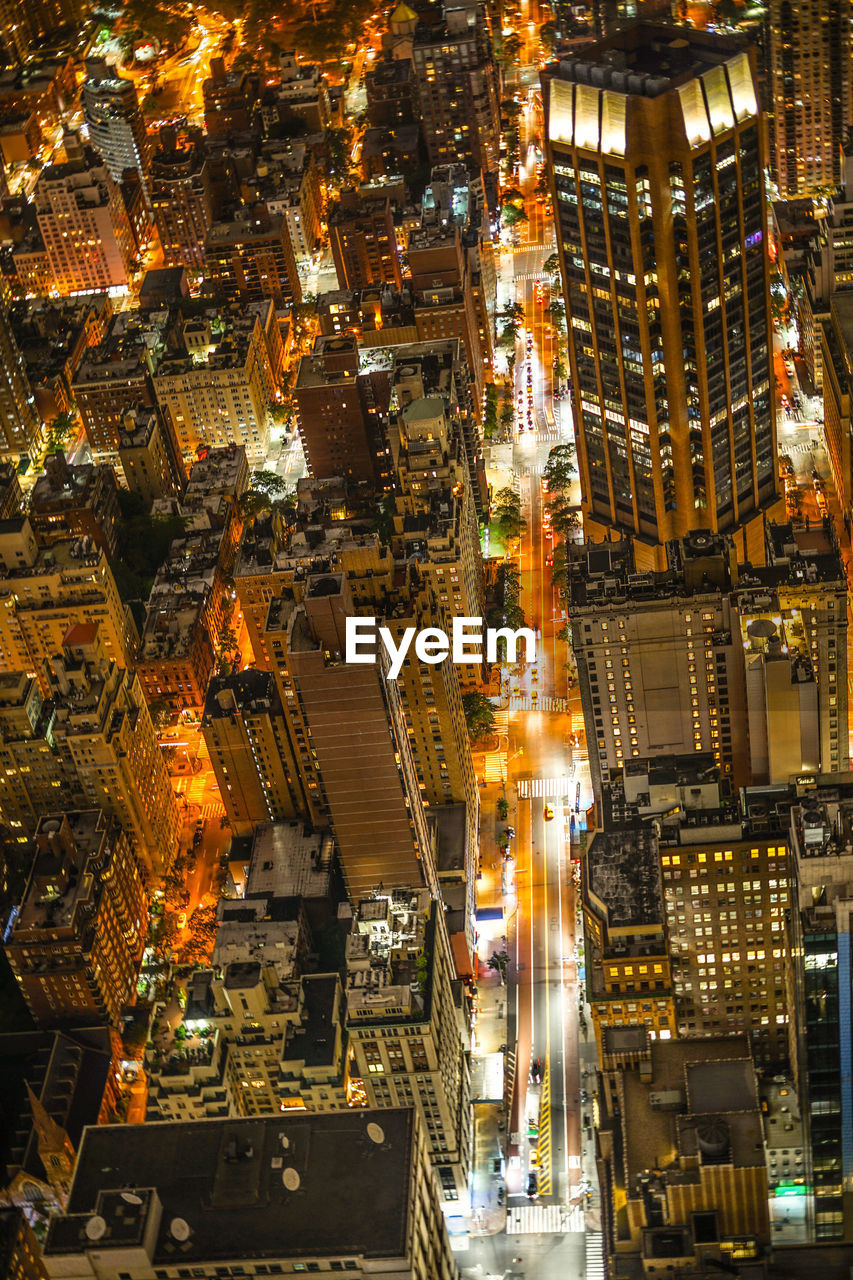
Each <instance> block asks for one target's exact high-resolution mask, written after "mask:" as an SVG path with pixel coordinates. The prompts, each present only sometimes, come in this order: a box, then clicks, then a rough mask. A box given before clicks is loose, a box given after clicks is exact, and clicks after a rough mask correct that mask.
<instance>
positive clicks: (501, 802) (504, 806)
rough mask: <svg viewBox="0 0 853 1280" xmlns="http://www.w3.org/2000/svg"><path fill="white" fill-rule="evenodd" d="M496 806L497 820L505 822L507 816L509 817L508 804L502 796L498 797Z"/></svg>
mask: <svg viewBox="0 0 853 1280" xmlns="http://www.w3.org/2000/svg"><path fill="white" fill-rule="evenodd" d="M496 808H497V814H498V821H499V822H506V820H507V818H508V817H509V804H508V802H507V800H506V799H505V797H504V796H499V797H498V803H497V806H496Z"/></svg>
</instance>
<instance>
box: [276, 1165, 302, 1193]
mask: <svg viewBox="0 0 853 1280" xmlns="http://www.w3.org/2000/svg"><path fill="white" fill-rule="evenodd" d="M281 1180H282V1182H283V1183H284V1185H285V1187H286V1188H287V1190H288V1191H298V1190H299V1184H300V1182H301V1181H302V1179H301V1178H300V1177H299V1174H298V1173H297V1171H296V1170H295V1169H294V1168H293V1166H292V1165H291V1166H290V1167H289V1168H287V1169H285V1171H284V1173H283V1174H282V1175H281Z"/></svg>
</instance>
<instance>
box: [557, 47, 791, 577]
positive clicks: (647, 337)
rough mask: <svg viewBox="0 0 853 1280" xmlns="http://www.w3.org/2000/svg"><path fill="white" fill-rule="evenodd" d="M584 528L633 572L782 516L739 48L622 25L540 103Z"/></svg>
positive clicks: (756, 131)
mask: <svg viewBox="0 0 853 1280" xmlns="http://www.w3.org/2000/svg"><path fill="white" fill-rule="evenodd" d="M545 89H546V92H545V101H546V104H547V111H548V125H547V148H548V163H549V169H550V174H551V181H552V184H553V192H554V209H555V216H556V220H557V241H558V249H559V256H560V263H561V268H562V274H563V285H564V295H565V300H566V319H567V323H568V332H569V344H568V345H569V360H570V364H571V377H572V395H573V408H574V413H575V423H576V429H577V439H578V458H579V466H580V474H581V481H582V491H583V507H584V515H585V519H586V523H587V528H588V529H589V530H590V531H591V533H592V535H593V537H597V538H604V537H613V536H616V537H619V536H625V537H630V538H632V539H633V540H634V542H635V550H636V559H637V564H638V568H642V567H650V566H652V565H661V564H662V561H663V556H664V552H663V546H664V544H665V543H666V542H667V541H668V540H669V539H671V538H676V537H681V536H683V535H684V534H686V533H688V532H690V531H692V530H695V529H699V528H710V529H713V530H715V531H720V532H731V533H733V534H735V536H736V540H737V543H738V550H739V553H740V554H742V555H743V556H744V557H749V558H751V559H753V560H755V561H759V562H760V561H762V560H763V558H764V551H763V541H764V540H763V532H762V528H763V518H762V513H763V510H764V509H765V508H767V507H768V506H770V505H772V504H773V503H774V502H775V500H776V496H777V495H776V476H775V462H774V459H775V423H774V416H773V413H774V411H773V398H772V393H771V379H772V365H771V345H770V336H771V328H770V309H769V280H768V261H767V252H766V239H767V227H766V213H765V201H764V189H763V182H764V178H763V169H764V144H763V139H762V131H761V122H760V120H759V111H758V103H757V96H756V88H755V75H754V66H753V63H752V61H751V59H750V55H749V54H748V53H747V52H746V51H745V50H744V48H743V46H742V44H741V43H740V42H739V41H737V40H735V39H727V38H724V37H720V36H711V35H708V34H706V33H703V32H697V31H691V30H688V29H684V28H675V27H670V26H667V25H663V24H653V23H646V22H636V23H633V24H631V25H629V26H627V27H625V28H624V29H622V30H619V31H617V32H615V33H614V34H613V35H611V36H610V37H608V38H607V39H605V40H602V41H599V42H598V43H596V44H594V45H590V46H588V47H587V48H586V49H584V50H583V52H582V53H581V54H578V55H577V56H574V57H573V58H572V59H571V60H569V61H564V62H561V63H560V64H559V68H558V70H556V73H555V74H553V75H550V76H549V77H548V80H547V83H546V85H545Z"/></svg>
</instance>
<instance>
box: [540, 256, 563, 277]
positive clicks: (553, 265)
mask: <svg viewBox="0 0 853 1280" xmlns="http://www.w3.org/2000/svg"><path fill="white" fill-rule="evenodd" d="M542 270H543V271H544V272H545V274H546V275H549V276H551V278H552V279H557V280H559V278H560V259H559V257H558V255H557V254H556V253H552V254H549V256H548V257H547V258H546V259H545V261H544V262H543V263H542Z"/></svg>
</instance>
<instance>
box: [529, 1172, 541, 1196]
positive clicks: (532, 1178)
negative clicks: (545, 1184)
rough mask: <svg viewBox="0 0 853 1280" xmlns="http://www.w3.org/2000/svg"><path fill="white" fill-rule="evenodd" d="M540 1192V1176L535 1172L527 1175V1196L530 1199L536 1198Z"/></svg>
mask: <svg viewBox="0 0 853 1280" xmlns="http://www.w3.org/2000/svg"><path fill="white" fill-rule="evenodd" d="M538 1194H539V1178H538V1176H537V1175H536V1174H535V1173H529V1174H528V1175H527V1196H528V1199H530V1200H535V1199H536V1196H537V1195H538Z"/></svg>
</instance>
